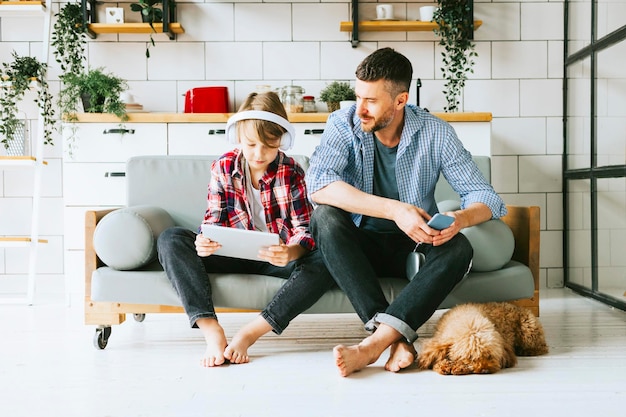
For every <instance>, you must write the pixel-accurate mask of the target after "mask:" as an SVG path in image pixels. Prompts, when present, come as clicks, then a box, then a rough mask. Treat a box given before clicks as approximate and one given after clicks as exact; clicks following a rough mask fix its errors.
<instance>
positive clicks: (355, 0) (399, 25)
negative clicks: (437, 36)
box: [83, 0, 483, 48]
mask: <svg viewBox="0 0 626 417" xmlns="http://www.w3.org/2000/svg"><path fill="white" fill-rule="evenodd" d="M83 1H85V0H83ZM351 5H352V21H351V22H341V23H340V24H339V30H340V31H341V32H352V37H351V39H350V42H351V43H352V47H353V48H356V47H357V46H358V45H359V42H360V41H359V31H364V32H409V31H424V32H426V31H430V30H433V29H435V28H436V27H437V24H436V23H433V22H421V21H418V20H404V21H403V20H398V21H395V20H385V21H368V20H365V21H360V20H359V0H351ZM467 6H468V8H467V17H468V18H469V20H471V21H473V22H474V30H476V29H478V27H479V26H480V25H482V23H483V22H482V21H481V20H474V0H468V1H467ZM354 22H356V23H357V24H356V25H354ZM473 34H474V32H470V33H469V37H470V38H471V39H473Z"/></svg>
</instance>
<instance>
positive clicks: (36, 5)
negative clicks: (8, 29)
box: [0, 1, 46, 16]
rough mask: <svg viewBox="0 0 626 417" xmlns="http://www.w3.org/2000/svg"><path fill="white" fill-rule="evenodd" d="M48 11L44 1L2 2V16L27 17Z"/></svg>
mask: <svg viewBox="0 0 626 417" xmlns="http://www.w3.org/2000/svg"><path fill="white" fill-rule="evenodd" d="M45 9H46V5H45V2H42V1H2V2H0V16H22V15H24V16H26V15H32V14H34V13H41V12H42V11H44V10H45Z"/></svg>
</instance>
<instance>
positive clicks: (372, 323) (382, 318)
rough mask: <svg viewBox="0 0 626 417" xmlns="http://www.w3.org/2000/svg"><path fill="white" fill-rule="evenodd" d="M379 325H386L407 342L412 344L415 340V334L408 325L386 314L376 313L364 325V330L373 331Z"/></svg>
mask: <svg viewBox="0 0 626 417" xmlns="http://www.w3.org/2000/svg"><path fill="white" fill-rule="evenodd" d="M380 323H383V324H386V325H387V326H389V327H391V328H392V329H395V330H396V331H397V332H398V333H400V334H401V335H402V336H404V338H405V339H406V341H407V342H409V343H413V342H415V341H416V340H417V333H416V332H415V330H413V329H412V328H411V327H410V326H409V325H408V324H406V323H405V322H403V321H402V320H400V319H399V318H397V317H394V316H392V315H389V314H387V313H376V315H375V316H374V317H372V318H371V320H369V321H368V322H367V323H365V330H367V331H373V330H375V329H376V328H377V327H378V325H379V324H380Z"/></svg>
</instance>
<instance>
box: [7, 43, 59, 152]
mask: <svg viewBox="0 0 626 417" xmlns="http://www.w3.org/2000/svg"><path fill="white" fill-rule="evenodd" d="M12 55H13V61H11V62H4V63H2V69H1V70H0V71H1V72H0V76H1V79H2V92H1V94H0V115H1V123H0V135H1V136H2V138H1V139H0V142H1V143H2V144H4V147H5V148H7V149H8V148H9V141H10V140H14V139H17V138H16V133H17V132H18V131H19V130H20V124H21V123H23V121H21V120H20V119H18V118H17V112H18V103H19V101H20V100H21V99H22V98H23V97H24V94H25V93H26V91H27V90H29V89H30V88H31V87H32V88H35V89H36V91H37V96H36V98H35V103H36V104H37V106H38V107H39V109H40V114H41V117H42V118H43V128H44V131H43V135H44V144H47V145H52V144H53V142H52V132H53V131H54V129H55V119H54V108H53V107H52V95H51V94H50V91H49V88H48V82H47V81H46V71H47V69H48V65H47V64H45V63H42V62H39V61H38V60H37V59H36V58H33V57H30V56H19V55H18V54H17V53H16V52H15V51H13V52H12Z"/></svg>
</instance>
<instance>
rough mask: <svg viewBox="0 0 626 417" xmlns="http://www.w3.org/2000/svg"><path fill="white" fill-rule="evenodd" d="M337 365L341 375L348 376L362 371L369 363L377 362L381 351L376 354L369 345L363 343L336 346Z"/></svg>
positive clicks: (334, 352)
mask: <svg viewBox="0 0 626 417" xmlns="http://www.w3.org/2000/svg"><path fill="white" fill-rule="evenodd" d="M333 354H334V356H335V365H337V368H339V374H340V375H341V376H348V375H350V374H351V373H353V372H357V371H360V370H361V369H363V368H365V367H366V366H367V365H369V364H372V363H374V362H376V360H377V359H378V357H379V356H380V353H378V354H376V353H375V352H373V351H371V349H369V348H368V347H365V346H361V345H354V346H344V345H339V346H335V348H334V349H333Z"/></svg>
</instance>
